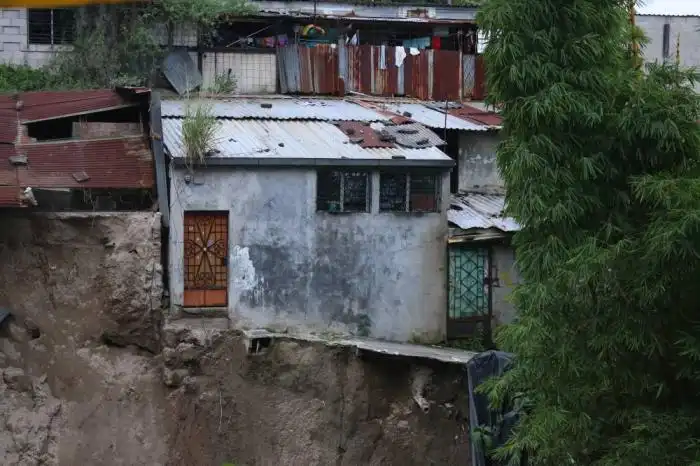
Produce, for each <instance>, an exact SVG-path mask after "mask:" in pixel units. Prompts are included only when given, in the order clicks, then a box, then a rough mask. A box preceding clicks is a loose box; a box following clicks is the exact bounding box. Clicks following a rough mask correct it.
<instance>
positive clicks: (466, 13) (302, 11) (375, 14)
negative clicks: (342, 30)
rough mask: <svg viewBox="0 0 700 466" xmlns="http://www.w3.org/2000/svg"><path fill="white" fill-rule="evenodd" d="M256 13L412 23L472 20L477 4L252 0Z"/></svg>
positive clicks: (469, 21) (465, 21) (261, 14)
mask: <svg viewBox="0 0 700 466" xmlns="http://www.w3.org/2000/svg"><path fill="white" fill-rule="evenodd" d="M252 3H253V4H254V5H255V6H256V7H258V9H259V11H257V12H256V15H259V16H270V15H275V16H293V17H309V18H311V17H316V18H328V19H349V20H362V21H391V22H411V23H459V24H462V23H471V22H474V21H475V19H476V11H477V9H476V7H450V6H421V5H401V4H398V5H386V4H380V3H377V4H374V3H373V4H372V5H358V4H356V2H355V3H354V2H347V3H340V2H338V3H335V2H310V1H276V0H272V1H270V0H265V1H253V2H252Z"/></svg>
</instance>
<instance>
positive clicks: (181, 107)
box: [162, 98, 389, 121]
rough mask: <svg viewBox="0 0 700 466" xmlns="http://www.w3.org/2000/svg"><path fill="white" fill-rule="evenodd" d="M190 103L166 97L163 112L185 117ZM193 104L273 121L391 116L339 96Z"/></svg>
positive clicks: (230, 115) (218, 114) (219, 114)
mask: <svg viewBox="0 0 700 466" xmlns="http://www.w3.org/2000/svg"><path fill="white" fill-rule="evenodd" d="M187 104H188V102H186V101H184V100H164V101H163V102H162V115H163V118H166V117H180V118H181V117H184V116H185V112H186V108H187ZM191 104H192V105H198V104H204V105H211V109H212V113H213V115H214V116H215V117H217V118H259V119H270V120H318V121H333V120H346V121H389V117H387V116H386V115H382V114H380V113H379V112H375V111H373V110H370V109H367V108H364V107H362V106H361V105H357V104H355V103H352V102H348V101H346V100H339V99H284V98H278V99H262V98H254V99H250V98H248V99H245V98H236V99H230V100H195V101H192V102H191Z"/></svg>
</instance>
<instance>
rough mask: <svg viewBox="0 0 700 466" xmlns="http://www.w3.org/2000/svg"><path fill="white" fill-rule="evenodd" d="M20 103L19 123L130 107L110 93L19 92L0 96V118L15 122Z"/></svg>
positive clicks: (97, 91)
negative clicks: (11, 118) (18, 103)
mask: <svg viewBox="0 0 700 466" xmlns="http://www.w3.org/2000/svg"><path fill="white" fill-rule="evenodd" d="M17 102H21V105H20V111H19V118H20V120H21V121H35V120H44V119H50V118H57V117H60V116H64V115H74V114H80V113H85V112H97V111H100V110H104V109H108V108H113V107H120V106H123V105H131V104H132V102H129V101H128V100H125V99H124V98H122V97H121V96H120V95H119V94H118V93H117V92H116V91H114V90H113V89H98V90H91V91H65V92H22V93H18V94H15V95H13V94H7V95H3V96H0V117H1V116H2V115H6V114H9V115H11V116H12V117H13V119H14V120H15V121H16V119H17Z"/></svg>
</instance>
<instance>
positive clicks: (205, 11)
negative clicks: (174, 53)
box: [151, 0, 257, 27]
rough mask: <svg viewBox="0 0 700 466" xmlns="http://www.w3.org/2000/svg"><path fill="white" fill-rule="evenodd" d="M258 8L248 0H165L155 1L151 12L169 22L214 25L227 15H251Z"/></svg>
mask: <svg viewBox="0 0 700 466" xmlns="http://www.w3.org/2000/svg"><path fill="white" fill-rule="evenodd" d="M256 10H257V9H256V8H255V5H252V4H250V3H248V2H247V1H246V0H163V1H161V2H154V5H153V9H152V10H151V13H152V14H153V16H154V17H155V18H157V19H158V20H161V21H165V22H167V23H172V24H187V23H190V24H196V25H199V26H202V27H212V26H215V25H216V23H217V22H219V21H222V20H225V19H226V18H227V17H235V16H245V15H250V14H253V13H255V11H256Z"/></svg>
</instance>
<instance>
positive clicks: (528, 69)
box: [479, 0, 700, 466]
mask: <svg viewBox="0 0 700 466" xmlns="http://www.w3.org/2000/svg"><path fill="white" fill-rule="evenodd" d="M628 3H629V2H627V1H622V0H617V1H616V0H559V1H557V2H549V1H542V0H515V1H514V0H489V2H487V3H486V5H485V6H484V8H483V9H482V11H481V13H480V17H479V21H480V26H481V27H482V28H483V29H484V30H485V31H486V32H487V33H488V35H489V45H488V47H487V49H486V57H485V58H486V64H487V77H488V90H489V96H490V99H492V100H494V101H496V102H498V103H499V104H501V105H502V114H503V117H504V128H503V133H504V141H503V143H502V144H501V146H500V148H499V152H498V162H499V167H500V169H501V171H502V173H503V176H504V179H505V183H506V189H507V193H508V194H507V201H508V209H509V211H510V213H511V214H512V215H513V216H514V217H515V218H516V219H517V220H518V222H519V223H520V224H521V226H522V231H521V232H519V233H518V234H517V235H516V238H515V245H516V248H517V257H518V265H519V268H520V272H521V274H522V277H523V279H524V284H523V285H521V286H520V287H518V289H517V290H516V291H515V293H514V300H515V302H516V305H517V307H518V310H519V318H518V321H517V322H516V323H514V324H513V325H511V326H509V327H506V328H505V329H504V330H503V332H501V333H500V334H499V335H498V343H499V344H500V345H501V346H502V347H503V348H504V349H505V350H507V351H512V352H513V353H515V355H516V358H517V363H516V365H515V367H514V368H513V370H511V371H510V372H508V373H507V374H506V375H505V376H504V377H502V378H501V379H499V380H497V381H494V382H493V383H492V384H491V385H490V387H489V388H490V394H491V396H492V398H493V400H494V401H495V402H502V400H503V398H504V397H505V396H506V395H511V396H512V395H513V394H525V395H526V396H527V397H528V399H529V402H530V403H529V405H530V408H529V409H528V411H527V412H526V413H524V415H523V417H522V419H521V421H520V423H519V426H518V427H517V429H516V430H515V433H514V436H513V437H512V438H511V440H510V441H509V442H508V444H507V445H506V446H505V447H504V448H502V449H501V450H500V451H499V452H498V453H497V455H498V456H500V457H506V456H508V455H509V454H511V453H514V452H519V451H522V450H525V451H527V452H528V456H529V459H530V462H531V463H532V464H544V465H553V466H555V465H556V466H560V465H567V464H574V465H585V466H588V465H616V466H623V465H624V466H628V465H629V466H639V465H688V464H700V398H698V397H697V395H696V394H697V393H698V392H700V365H699V364H698V361H700V328H699V327H698V324H699V323H700V312H698V309H700V295H699V294H698V293H697V292H696V288H697V287H698V285H697V284H698V283H700V260H699V258H700V179H699V178H698V162H699V161H700V160H699V159H700V134H699V131H698V124H697V121H698V119H700V109H699V105H698V98H697V96H696V94H695V93H694V92H693V88H692V80H693V79H694V78H695V76H694V75H693V74H692V73H690V72H687V71H683V70H680V69H678V67H677V66H676V65H671V66H652V67H650V69H649V70H648V73H646V74H644V73H643V72H642V71H641V70H640V69H639V67H638V66H636V65H637V62H638V56H637V54H636V47H635V46H634V41H633V40H632V38H635V37H637V34H638V31H636V30H634V29H633V28H631V27H630V21H629V19H630V17H629V8H628V6H629V5H628ZM630 44H632V46H630Z"/></svg>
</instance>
